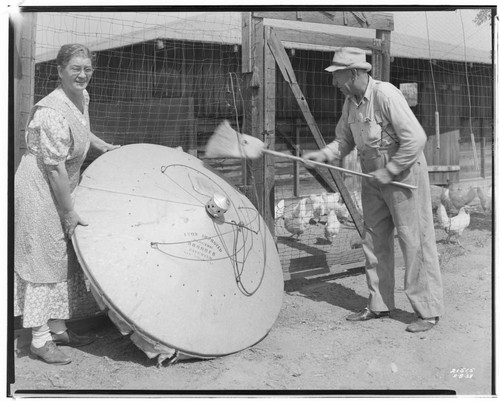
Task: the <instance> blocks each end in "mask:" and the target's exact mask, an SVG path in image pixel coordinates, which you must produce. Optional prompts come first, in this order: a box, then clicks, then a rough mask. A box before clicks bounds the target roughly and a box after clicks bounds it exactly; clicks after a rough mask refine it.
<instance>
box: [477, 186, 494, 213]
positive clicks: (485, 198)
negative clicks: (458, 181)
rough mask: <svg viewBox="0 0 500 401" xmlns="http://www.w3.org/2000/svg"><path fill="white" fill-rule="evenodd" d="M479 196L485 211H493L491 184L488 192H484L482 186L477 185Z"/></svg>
mask: <svg viewBox="0 0 500 401" xmlns="http://www.w3.org/2000/svg"><path fill="white" fill-rule="evenodd" d="M477 196H478V197H479V201H480V202H481V207H482V208H483V211H484V212H485V213H491V186H490V187H489V189H488V192H487V193H484V191H483V190H482V188H480V187H477Z"/></svg>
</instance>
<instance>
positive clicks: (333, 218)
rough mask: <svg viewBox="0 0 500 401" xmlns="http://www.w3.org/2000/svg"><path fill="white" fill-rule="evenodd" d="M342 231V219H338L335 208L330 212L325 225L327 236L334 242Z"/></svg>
mask: <svg viewBox="0 0 500 401" xmlns="http://www.w3.org/2000/svg"><path fill="white" fill-rule="evenodd" d="M339 231H340V221H339V220H338V219H337V214H336V213H335V211H334V210H332V211H330V213H328V216H327V218H326V225H325V238H326V239H327V240H328V241H330V242H332V241H333V239H334V238H335V237H336V236H337V234H338V233H339Z"/></svg>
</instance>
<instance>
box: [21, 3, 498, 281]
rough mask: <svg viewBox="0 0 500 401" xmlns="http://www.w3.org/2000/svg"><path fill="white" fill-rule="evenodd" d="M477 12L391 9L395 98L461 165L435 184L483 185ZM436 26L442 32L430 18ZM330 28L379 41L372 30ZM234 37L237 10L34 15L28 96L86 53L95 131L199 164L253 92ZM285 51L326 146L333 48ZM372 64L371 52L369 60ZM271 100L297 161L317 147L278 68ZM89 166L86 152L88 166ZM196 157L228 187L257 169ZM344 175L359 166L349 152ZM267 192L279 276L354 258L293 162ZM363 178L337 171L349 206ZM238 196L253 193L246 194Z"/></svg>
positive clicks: (312, 182) (485, 70) (487, 72)
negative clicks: (64, 62) (76, 53)
mask: <svg viewBox="0 0 500 401" xmlns="http://www.w3.org/2000/svg"><path fill="white" fill-rule="evenodd" d="M475 11H476V13H474V12H475ZM477 12H478V10H467V13H465V11H463V13H462V12H461V10H452V11H449V12H424V11H423V12H420V13H405V12H395V13H393V15H394V18H395V31H394V32H392V34H391V56H392V59H391V66H390V81H391V82H392V83H393V84H394V85H396V86H397V87H398V88H401V90H402V91H403V93H404V95H405V97H406V98H407V100H408V103H409V104H410V106H411V108H412V110H413V111H414V113H415V114H416V116H417V118H418V119H419V121H420V122H421V124H422V125H423V127H424V129H425V130H426V132H427V135H428V138H429V141H428V146H427V148H426V156H427V158H428V160H429V164H430V165H431V166H454V165H456V166H458V167H459V169H455V170H451V169H450V170H449V171H444V172H443V169H442V168H437V169H436V171H431V173H430V174H431V181H432V180H434V181H435V182H436V183H438V184H447V183H449V182H453V181H458V180H461V179H464V178H475V177H489V176H491V169H492V157H491V148H492V138H493V89H492V87H493V65H492V61H491V52H490V51H489V50H484V46H483V47H482V48H478V46H477V44H476V43H477V42H474V41H473V40H474V39H475V37H474V35H476V34H478V32H479V33H481V32H482V33H484V30H485V29H491V28H490V27H489V26H488V21H486V23H485V24H483V25H481V26H479V25H476V29H475V30H474V29H473V28H471V24H470V22H471V20H472V18H473V16H474V15H475V14H477ZM358 14H359V13H358ZM443 18H444V20H446V21H447V23H446V25H445V24H444V23H442V22H440V21H444V20H443ZM398 21H399V24H400V25H399V26H398ZM265 23H266V24H270V25H272V23H273V21H265ZM313 25H314V24H313ZM281 26H282V27H283V26H284V25H283V23H282V24H281ZM472 26H474V25H472ZM285 27H286V24H285ZM403 28H404V29H403ZM316 29H317V30H318V31H319V29H318V27H316ZM324 29H326V28H324V27H321V30H324ZM328 29H330V30H331V31H332V32H333V33H336V34H345V35H350V37H353V38H355V37H356V36H357V35H358V36H360V37H367V36H368V37H372V38H374V39H375V31H374V30H369V29H365V30H363V29H358V30H356V31H353V30H348V28H347V27H343V26H335V27H328ZM443 29H444V31H443ZM370 35H371V36H370ZM478 36H479V35H478ZM447 38H454V39H453V40H455V41H454V42H453V43H451V42H450V41H451V39H447ZM457 38H458V39H457ZM447 40H448V42H447ZM241 41H242V23H241V13H239V12H212V13H202V12H39V13H36V44H35V48H36V50H35V56H34V57H35V63H36V68H35V85H34V94H32V95H33V98H34V101H35V102H36V101H38V100H40V99H41V98H42V97H43V96H45V95H47V94H48V93H49V92H50V91H52V90H53V89H54V88H55V87H56V86H57V85H58V73H57V66H56V63H55V58H56V55H57V51H58V50H59V48H60V46H61V45H62V44H65V43H75V42H76V43H82V44H85V45H87V46H88V47H89V48H90V50H91V51H93V52H95V72H94V74H93V77H92V81H91V83H90V85H89V87H88V91H89V94H90V97H91V106H90V119H91V126H92V130H93V132H94V133H95V134H97V135H98V136H100V137H101V138H103V139H104V140H106V141H108V142H112V143H115V144H122V145H124V144H130V143H142V142H146V143H155V144H161V145H166V146H171V147H177V146H181V147H182V148H183V149H184V150H185V151H187V152H189V153H191V154H193V155H196V156H198V157H200V158H202V159H203V158H204V149H205V145H206V142H207V140H208V138H209V137H210V136H211V134H212V133H213V131H214V129H215V127H217V126H218V124H219V123H220V122H221V121H222V120H223V119H228V120H229V121H230V123H231V125H232V127H233V128H234V129H235V130H237V131H240V132H241V131H242V126H243V124H244V123H245V121H246V120H248V119H249V118H250V116H248V115H245V107H244V106H245V104H244V102H245V100H244V99H245V98H244V96H243V93H244V92H245V91H248V90H251V88H249V87H245V82H246V83H248V82H249V80H246V79H244V78H245V77H244V74H242V72H241V71H242V69H241V57H242V55H241ZM285 47H286V49H287V54H288V57H289V59H290V61H291V64H292V67H293V69H294V72H295V75H296V78H297V81H298V84H299V85H300V88H301V90H302V92H303V94H304V97H305V99H306V100H307V103H308V106H309V108H310V110H311V113H312V115H313V116H314V119H315V120H316V123H317V125H318V127H319V130H320V131H321V134H322V135H323V137H324V139H325V141H326V142H329V141H331V140H333V139H334V138H335V125H336V122H337V121H338V119H339V118H340V115H341V110H342V104H343V101H344V99H343V97H342V95H341V93H340V92H339V91H338V90H336V89H335V88H333V87H332V85H331V76H330V74H329V73H327V72H325V71H324V69H325V68H326V67H327V66H328V65H329V64H330V61H331V59H332V56H333V54H334V52H335V50H337V48H336V47H335V44H334V43H331V44H328V45H325V46H318V45H308V44H307V43H300V44H298V43H285ZM371 57H372V56H371V53H370V52H369V51H368V55H367V61H369V62H370V61H371ZM28 95H29V94H28ZM267 101H274V102H275V109H276V115H275V121H276V126H275V133H276V143H275V148H276V150H277V151H280V152H283V153H291V154H294V155H301V153H302V152H303V151H304V150H313V149H317V145H316V144H315V142H314V140H313V137H312V134H311V132H310V130H309V128H308V126H307V124H306V123H305V120H304V117H303V115H302V113H301V110H300V108H299V107H298V105H297V102H296V99H295V98H294V96H293V94H292V91H291V90H290V87H289V86H288V84H287V82H285V80H284V79H283V77H282V75H281V72H280V71H279V69H276V91H275V93H274V94H272V95H271V96H270V97H269V98H268V99H267ZM21 147H22V146H21ZM96 156H97V155H96V154H93V153H91V154H90V155H89V158H88V160H87V164H86V165H88V163H90V162H91V161H92V160H94V159H95V157H96ZM205 161H206V162H207V163H208V164H210V165H211V166H212V167H214V168H215V169H216V170H218V171H219V172H220V173H222V174H223V175H224V176H225V177H226V178H228V179H229V180H230V181H231V182H233V183H234V184H236V185H242V184H245V183H246V182H247V181H246V178H245V176H246V174H247V173H248V174H249V175H251V174H252V173H253V172H252V171H251V170H250V171H248V172H246V171H245V170H246V167H247V166H246V165H245V166H243V164H242V162H241V160H238V159H229V158H227V159H211V160H208V159H205ZM343 167H345V168H348V169H350V170H358V171H359V170H360V168H359V163H358V160H357V154H356V152H355V151H354V152H353V153H352V154H351V155H349V156H348V157H347V158H346V159H345V160H344V161H343ZM274 182H275V187H274V193H275V202H274V203H275V216H276V229H275V235H276V243H277V246H278V250H279V253H280V258H281V262H282V265H283V268H284V270H286V271H288V272H290V273H291V274H292V273H293V274H295V275H300V274H315V273H321V272H326V271H328V270H329V269H331V267H332V266H340V267H341V268H342V266H349V265H351V264H352V263H362V262H363V255H362V251H361V249H360V240H359V234H358V231H357V230H356V229H355V228H354V226H353V222H352V218H351V216H350V215H349V213H346V208H345V205H344V204H343V201H342V199H341V198H340V197H339V196H338V193H336V192H337V191H333V192H332V189H331V188H328V187H327V186H326V185H325V184H324V183H322V182H321V180H320V179H318V178H315V177H314V175H313V174H311V172H310V171H308V170H307V169H306V168H305V167H304V165H303V164H301V163H299V162H294V161H289V160H286V159H279V158H275V176H274ZM360 182H361V181H360V178H359V177H355V176H352V175H348V174H345V175H344V184H345V185H346V187H347V188H348V190H349V191H350V193H351V195H352V196H351V197H352V198H353V200H354V201H355V202H356V203H357V204H358V205H360V202H359V197H360V195H359V194H360ZM247 195H249V196H250V197H251V191H250V193H248V194H247ZM307 272H308V273H307Z"/></svg>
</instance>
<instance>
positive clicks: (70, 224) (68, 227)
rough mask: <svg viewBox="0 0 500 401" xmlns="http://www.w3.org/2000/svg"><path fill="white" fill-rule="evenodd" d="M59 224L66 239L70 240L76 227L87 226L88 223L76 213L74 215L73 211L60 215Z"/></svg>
mask: <svg viewBox="0 0 500 401" xmlns="http://www.w3.org/2000/svg"><path fill="white" fill-rule="evenodd" d="M61 223H62V226H63V231H64V234H66V236H67V237H68V238H71V237H72V236H73V233H74V232H75V228H76V226H77V225H79V224H80V225H82V226H88V223H87V222H86V221H85V220H83V219H82V218H81V217H80V216H78V213H76V212H75V211H74V210H70V211H69V212H66V213H63V214H62V215H61Z"/></svg>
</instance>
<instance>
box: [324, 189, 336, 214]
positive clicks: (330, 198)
mask: <svg viewBox="0 0 500 401" xmlns="http://www.w3.org/2000/svg"><path fill="white" fill-rule="evenodd" d="M321 197H322V198H323V206H324V207H325V214H328V213H330V210H332V209H333V208H334V207H335V205H336V204H337V203H338V201H339V199H340V194H339V193H338V192H323V193H322V194H321Z"/></svg>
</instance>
